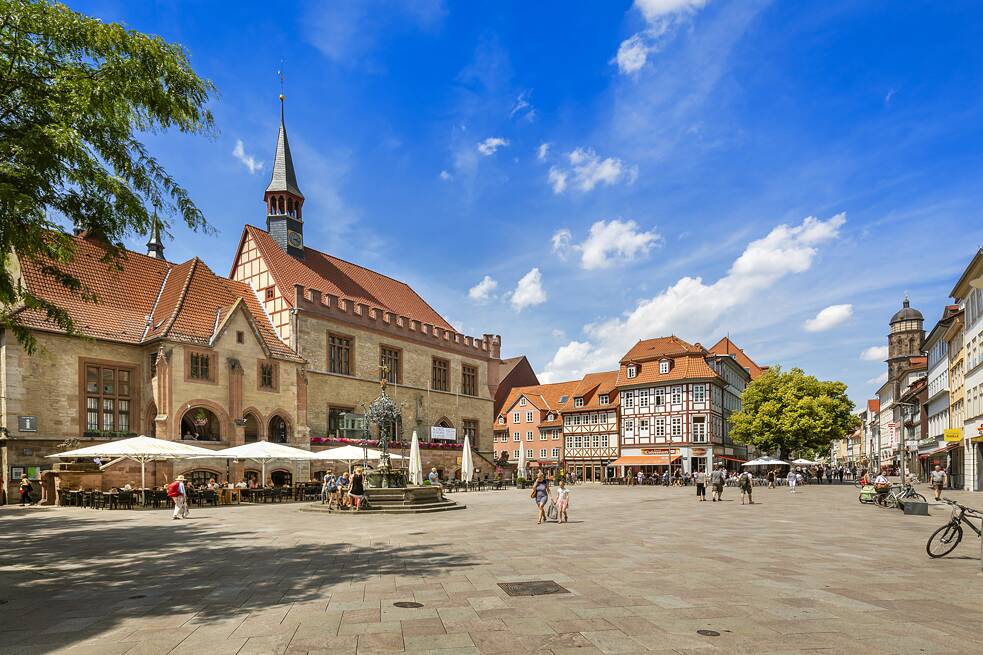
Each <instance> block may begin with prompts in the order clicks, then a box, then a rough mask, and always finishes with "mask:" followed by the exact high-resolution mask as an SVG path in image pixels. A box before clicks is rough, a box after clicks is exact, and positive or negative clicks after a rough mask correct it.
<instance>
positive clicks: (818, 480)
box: [816, 466, 823, 484]
mask: <svg viewBox="0 0 983 655" xmlns="http://www.w3.org/2000/svg"><path fill="white" fill-rule="evenodd" d="M822 483H823V467H822V466H817V467H816V484H822Z"/></svg>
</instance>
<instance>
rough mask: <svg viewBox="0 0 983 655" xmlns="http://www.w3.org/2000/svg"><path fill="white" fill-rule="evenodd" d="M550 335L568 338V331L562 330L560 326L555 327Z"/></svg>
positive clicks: (557, 337) (555, 337) (556, 337)
mask: <svg viewBox="0 0 983 655" xmlns="http://www.w3.org/2000/svg"><path fill="white" fill-rule="evenodd" d="M550 336H552V337H553V338H554V339H564V338H566V336H567V333H566V332H564V331H563V330H561V329H560V328H553V329H552V330H551V331H550Z"/></svg>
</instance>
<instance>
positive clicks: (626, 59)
mask: <svg viewBox="0 0 983 655" xmlns="http://www.w3.org/2000/svg"><path fill="white" fill-rule="evenodd" d="M704 6H706V0H635V8H636V9H638V10H639V11H640V12H641V14H642V16H643V17H644V18H645V22H646V28H645V29H644V30H642V31H641V32H638V33H636V34H633V35H631V36H630V37H628V38H627V39H625V40H624V41H622V42H621V45H619V46H618V54H617V55H615V58H614V60H613V61H615V62H617V64H618V70H620V71H621V72H622V73H623V74H625V75H631V74H634V73H637V72H638V71H640V70H641V69H642V68H643V67H644V66H645V64H646V62H647V61H648V56H649V54H651V53H653V52H657V51H659V50H660V49H661V48H662V47H663V45H664V44H665V41H667V40H668V39H669V38H671V37H672V35H673V34H674V33H675V30H676V28H677V27H678V26H679V25H680V24H681V23H682V22H683V21H685V20H686V19H687V18H688V17H690V16H692V15H693V14H695V13H696V12H697V11H699V10H700V9H703V7H704Z"/></svg>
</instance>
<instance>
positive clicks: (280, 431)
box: [266, 409, 293, 443]
mask: <svg viewBox="0 0 983 655" xmlns="http://www.w3.org/2000/svg"><path fill="white" fill-rule="evenodd" d="M281 421H282V425H281V423H280V422H281ZM292 435H293V421H292V420H291V419H290V414H289V413H287V412H286V411H285V410H283V409H274V410H273V411H271V412H270V414H269V416H267V417H266V439H267V440H268V441H271V442H276V443H290V437H291V436H292Z"/></svg>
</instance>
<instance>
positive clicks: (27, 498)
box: [17, 475, 34, 507]
mask: <svg viewBox="0 0 983 655" xmlns="http://www.w3.org/2000/svg"><path fill="white" fill-rule="evenodd" d="M32 490H33V487H31V481H30V480H28V479H27V476H26V475H22V476H20V486H19V487H18V488H17V491H18V492H19V493H20V504H21V506H22V507H23V506H24V505H33V504H34V502H33V501H32V500H31V491H32Z"/></svg>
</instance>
